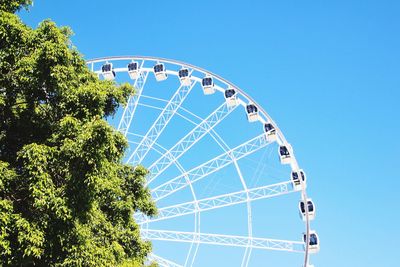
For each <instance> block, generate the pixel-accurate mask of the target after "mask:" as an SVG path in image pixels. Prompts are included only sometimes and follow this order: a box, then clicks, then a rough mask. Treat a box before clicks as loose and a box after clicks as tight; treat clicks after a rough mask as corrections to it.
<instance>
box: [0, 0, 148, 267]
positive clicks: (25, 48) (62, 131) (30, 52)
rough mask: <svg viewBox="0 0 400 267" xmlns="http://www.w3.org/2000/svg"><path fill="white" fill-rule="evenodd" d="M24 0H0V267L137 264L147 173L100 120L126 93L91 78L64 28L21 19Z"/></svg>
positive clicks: (143, 251) (141, 255)
mask: <svg viewBox="0 0 400 267" xmlns="http://www.w3.org/2000/svg"><path fill="white" fill-rule="evenodd" d="M30 2H31V1H29V0H0V12H1V13H0V266H1V265H2V266H33V265H35V266H142V265H143V264H144V261H145V259H146V255H147V254H148V253H149V251H150V250H151V244H150V243H148V242H145V241H143V240H141V238H140V233H139V228H138V225H137V224H136V223H135V221H134V219H133V216H132V214H133V212H135V211H141V212H143V213H145V214H147V215H149V216H152V215H154V214H155V213H156V207H155V205H154V203H153V201H152V199H151V196H150V193H149V190H148V188H146V187H145V186H144V183H145V176H146V174H147V170H146V169H144V168H143V167H140V166H138V167H137V168H136V169H135V168H133V167H131V166H128V165H125V164H123V163H122V158H123V154H124V151H125V149H126V148H127V141H126V139H125V138H124V136H123V135H121V134H120V133H119V132H117V131H115V130H114V129H113V128H112V127H111V126H110V125H109V124H108V123H107V122H106V121H105V120H104V118H105V117H108V116H112V115H113V114H114V113H115V112H116V109H117V108H118V107H119V105H120V104H124V103H125V102H126V99H127V97H128V95H129V94H130V93H132V92H133V88H132V87H131V86H130V85H128V84H123V85H116V84H115V83H114V82H110V81H101V80H99V79H98V78H97V77H96V76H95V75H94V74H93V73H91V72H90V71H89V70H88V69H87V67H86V65H85V61H84V60H83V59H82V56H81V55H80V54H79V53H78V51H77V50H76V49H75V48H74V47H72V45H71V42H70V35H71V31H70V30H69V29H68V28H65V27H64V28H58V27H57V26H56V25H55V24H54V23H53V22H51V21H49V20H46V21H43V22H42V23H41V24H40V25H39V26H38V28H37V29H32V28H30V27H28V26H27V25H25V24H24V23H22V22H21V20H20V19H19V17H18V16H17V15H15V14H14V13H15V12H16V11H18V10H19V9H20V8H22V7H26V6H27V5H29V4H30Z"/></svg>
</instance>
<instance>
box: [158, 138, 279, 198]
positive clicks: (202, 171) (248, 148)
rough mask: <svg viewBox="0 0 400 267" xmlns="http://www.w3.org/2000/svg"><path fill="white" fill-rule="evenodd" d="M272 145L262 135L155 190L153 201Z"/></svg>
mask: <svg viewBox="0 0 400 267" xmlns="http://www.w3.org/2000/svg"><path fill="white" fill-rule="evenodd" d="M270 143H272V142H271V141H268V140H267V139H266V138H265V135H264V134H261V135H259V136H257V137H255V138H253V139H251V140H249V141H247V142H245V143H243V144H241V145H239V146H237V147H235V148H233V149H231V150H229V151H227V152H225V153H223V154H221V155H219V156H217V157H215V158H213V159H211V160H209V161H207V162H205V163H203V164H201V165H199V166H197V167H195V168H193V169H191V170H189V171H187V172H186V173H183V174H181V175H179V176H177V177H175V178H173V179H171V180H169V181H167V182H166V183H164V184H162V185H160V186H158V187H156V188H154V189H153V190H152V196H153V199H154V200H155V201H158V200H160V199H162V198H165V197H166V196H168V195H170V194H172V193H174V192H177V191H179V190H181V189H183V188H185V187H186V186H188V185H189V183H188V181H190V183H194V182H197V181H199V180H200V179H203V178H204V177H206V176H207V175H209V174H211V173H214V172H216V171H218V170H220V169H222V168H223V167H226V166H228V165H229V164H232V163H233V161H234V160H239V159H241V158H243V157H246V156H248V155H250V154H252V153H253V152H255V151H257V150H259V149H261V148H263V147H265V146H267V145H268V144H270Z"/></svg>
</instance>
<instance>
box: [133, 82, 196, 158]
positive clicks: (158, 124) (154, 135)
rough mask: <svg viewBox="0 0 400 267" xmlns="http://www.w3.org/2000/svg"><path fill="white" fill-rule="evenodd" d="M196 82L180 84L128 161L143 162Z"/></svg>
mask: <svg viewBox="0 0 400 267" xmlns="http://www.w3.org/2000/svg"><path fill="white" fill-rule="evenodd" d="M195 84H196V82H192V83H191V84H190V86H183V85H180V86H179V88H178V90H177V91H176V92H175V94H174V95H173V96H172V98H171V100H170V102H169V103H168V104H167V105H166V106H165V108H164V109H163V111H162V112H161V114H160V115H159V116H158V118H157V119H156V121H155V122H154V123H153V125H152V126H151V127H150V129H149V130H148V132H147V134H146V135H145V137H144V138H143V139H142V141H141V142H140V144H139V145H138V146H137V147H136V149H135V151H134V152H133V153H132V155H131V156H130V157H129V158H128V161H127V163H129V164H132V165H138V164H140V163H141V162H142V160H143V159H144V157H145V156H146V155H147V153H148V152H149V151H150V149H151V147H152V146H153V144H154V142H155V141H157V139H158V137H159V136H160V134H161V133H162V132H163V130H164V129H165V127H166V126H167V124H168V122H169V121H170V120H171V118H172V117H173V116H174V115H175V112H176V111H177V110H178V108H179V107H180V106H181V105H182V103H183V101H184V100H185V99H186V97H187V96H188V95H189V93H190V91H191V90H192V88H193V86H194V85H195Z"/></svg>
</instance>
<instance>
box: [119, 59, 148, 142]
mask: <svg viewBox="0 0 400 267" xmlns="http://www.w3.org/2000/svg"><path fill="white" fill-rule="evenodd" d="M142 65H143V62H142ZM148 75H149V72H147V71H140V73H139V77H138V78H137V79H136V80H135V83H134V84H133V87H134V88H135V93H134V94H131V95H130V96H129V98H128V102H127V104H126V106H125V109H124V112H123V113H122V117H121V120H120V121H119V125H118V130H119V131H120V132H121V133H122V134H123V135H125V136H126V135H127V132H128V130H129V127H130V125H131V122H132V118H133V115H134V114H135V111H136V107H137V104H138V102H139V99H140V97H141V95H142V92H143V88H144V85H145V84H146V80H147V76H148Z"/></svg>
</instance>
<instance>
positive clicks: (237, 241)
mask: <svg viewBox="0 0 400 267" xmlns="http://www.w3.org/2000/svg"><path fill="white" fill-rule="evenodd" d="M142 237H143V238H144V239H148V240H163V241H172V242H186V243H192V242H197V243H200V244H209V245H221V246H233V247H246V248H247V247H251V248H256V249H266V250H280V251H289V252H304V248H303V245H304V243H303V242H299V241H287V240H277V239H269V238H259V237H257V238H256V237H253V238H249V237H247V236H235V235H220V234H206V233H192V232H179V231H167V230H150V229H149V230H147V229H142Z"/></svg>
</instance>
